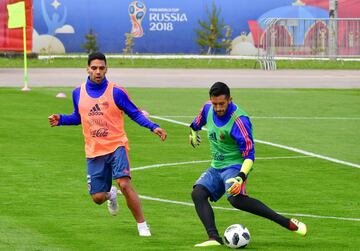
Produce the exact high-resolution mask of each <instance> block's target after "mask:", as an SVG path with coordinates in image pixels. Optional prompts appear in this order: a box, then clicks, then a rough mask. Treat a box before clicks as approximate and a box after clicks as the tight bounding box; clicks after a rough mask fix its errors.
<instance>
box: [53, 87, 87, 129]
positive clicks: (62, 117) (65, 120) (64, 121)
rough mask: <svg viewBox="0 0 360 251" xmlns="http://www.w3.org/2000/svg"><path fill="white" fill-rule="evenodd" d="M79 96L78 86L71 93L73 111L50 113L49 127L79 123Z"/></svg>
mask: <svg viewBox="0 0 360 251" xmlns="http://www.w3.org/2000/svg"><path fill="white" fill-rule="evenodd" d="M79 97H80V87H78V88H76V89H75V90H74V91H73V93H72V99H73V106H74V111H73V113H72V114H69V115H66V114H52V115H50V116H49V117H48V119H49V123H50V126H51V127H54V126H62V125H79V124H81V118H80V114H79Z"/></svg>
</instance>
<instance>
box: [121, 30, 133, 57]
mask: <svg viewBox="0 0 360 251" xmlns="http://www.w3.org/2000/svg"><path fill="white" fill-rule="evenodd" d="M133 47H134V37H133V35H132V34H131V33H125V48H124V49H123V52H124V53H125V54H132V53H133Z"/></svg>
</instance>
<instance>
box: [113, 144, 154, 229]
mask: <svg viewBox="0 0 360 251" xmlns="http://www.w3.org/2000/svg"><path fill="white" fill-rule="evenodd" d="M110 163H111V164H112V176H113V178H114V179H115V181H116V183H117V184H118V185H119V187H120V190H121V193H122V194H123V195H124V197H125V200H126V204H127V206H128V208H129V209H130V211H131V213H132V215H133V216H134V218H135V220H136V222H137V227H138V231H139V235H140V236H151V233H150V229H149V226H148V225H147V223H146V221H145V218H144V213H143V210H142V208H141V202H140V199H139V196H138V194H137V193H136V191H135V189H134V187H133V186H132V183H131V178H130V165H129V158H128V152H127V150H126V148H125V147H119V148H118V149H117V150H116V151H115V152H114V154H113V158H112V159H111V161H110Z"/></svg>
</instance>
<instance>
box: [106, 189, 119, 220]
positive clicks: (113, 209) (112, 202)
mask: <svg viewBox="0 0 360 251" xmlns="http://www.w3.org/2000/svg"><path fill="white" fill-rule="evenodd" d="M110 194H111V197H110V198H112V199H109V200H108V201H107V203H108V210H109V213H110V214H111V215H113V216H115V215H117V213H118V212H119V205H118V203H117V188H116V187H115V186H112V187H111V189H110Z"/></svg>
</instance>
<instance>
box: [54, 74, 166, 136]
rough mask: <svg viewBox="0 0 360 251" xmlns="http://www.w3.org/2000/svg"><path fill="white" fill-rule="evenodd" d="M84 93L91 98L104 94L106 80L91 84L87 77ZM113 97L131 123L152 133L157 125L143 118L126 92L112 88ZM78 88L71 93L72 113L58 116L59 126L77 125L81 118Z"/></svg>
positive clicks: (106, 84)
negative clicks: (133, 122)
mask: <svg viewBox="0 0 360 251" xmlns="http://www.w3.org/2000/svg"><path fill="white" fill-rule="evenodd" d="M85 86H86V92H87V94H88V95H89V96H90V97H92V98H98V97H100V96H101V95H103V93H104V92H105V90H106V88H107V86H108V80H107V79H106V78H104V79H103V81H102V82H101V83H100V84H97V83H94V82H92V81H91V80H90V79H89V77H88V78H87V81H86V85H85ZM113 97H114V101H115V104H116V106H117V107H118V108H119V109H121V110H123V111H124V112H125V113H126V114H127V115H128V116H129V117H130V118H131V119H132V120H133V121H135V122H136V123H138V124H139V125H141V126H143V127H146V128H148V129H150V130H151V131H153V130H154V129H155V128H157V127H159V125H157V124H155V123H154V122H152V121H151V120H149V119H148V118H147V117H145V116H144V114H143V113H142V111H141V110H140V109H139V108H138V107H136V105H135V104H134V103H133V102H132V101H131V99H130V97H129V96H128V94H127V93H126V91H125V90H124V89H122V88H114V92H113ZM79 99H80V86H79V87H77V88H75V89H74V90H73V92H72V100H73V105H74V112H73V113H72V114H70V115H66V114H60V120H59V125H79V124H81V118H80V114H79Z"/></svg>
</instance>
